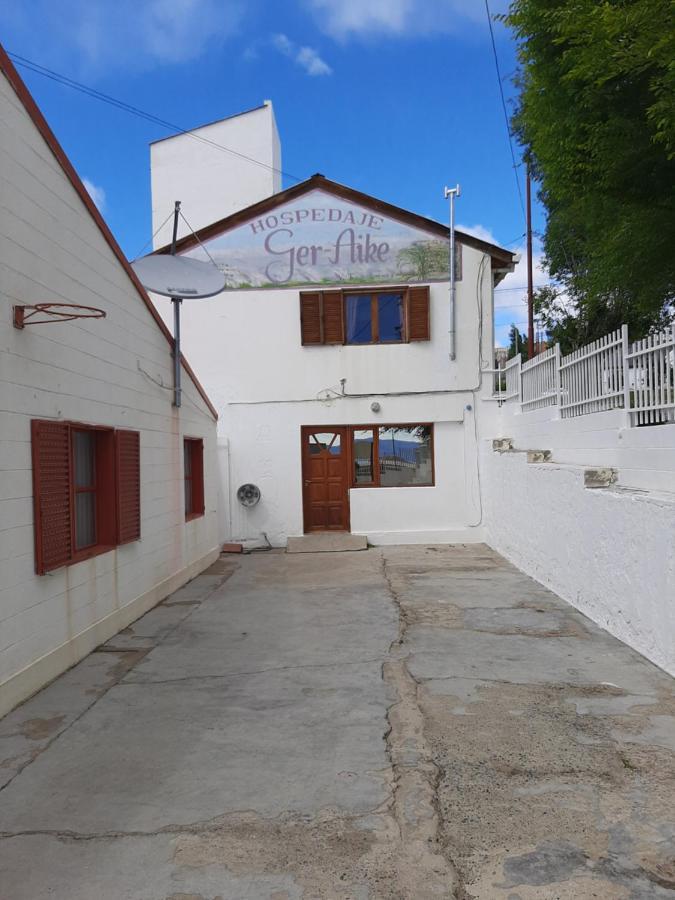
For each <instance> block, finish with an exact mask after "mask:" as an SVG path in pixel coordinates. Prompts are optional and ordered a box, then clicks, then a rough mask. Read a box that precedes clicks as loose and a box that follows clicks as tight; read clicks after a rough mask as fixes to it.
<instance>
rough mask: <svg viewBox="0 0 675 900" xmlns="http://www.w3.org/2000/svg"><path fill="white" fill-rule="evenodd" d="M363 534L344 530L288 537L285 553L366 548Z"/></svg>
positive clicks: (333, 551) (328, 551) (366, 543)
mask: <svg viewBox="0 0 675 900" xmlns="http://www.w3.org/2000/svg"><path fill="white" fill-rule="evenodd" d="M367 549H368V538H367V537H366V536H365V534H349V533H348V532H345V531H327V532H325V533H323V532H322V533H321V534H316V533H315V534H303V535H300V536H298V537H289V538H288V542H287V544H286V552H287V553H341V552H344V551H347V550H367Z"/></svg>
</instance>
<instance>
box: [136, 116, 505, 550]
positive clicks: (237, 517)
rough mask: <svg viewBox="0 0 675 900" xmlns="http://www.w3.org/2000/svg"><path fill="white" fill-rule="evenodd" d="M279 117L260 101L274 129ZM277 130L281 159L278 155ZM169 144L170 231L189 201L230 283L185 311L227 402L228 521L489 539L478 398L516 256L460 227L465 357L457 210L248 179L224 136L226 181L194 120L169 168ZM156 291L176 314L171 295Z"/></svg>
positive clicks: (191, 247) (238, 527) (161, 203)
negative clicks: (232, 168)
mask: <svg viewBox="0 0 675 900" xmlns="http://www.w3.org/2000/svg"><path fill="white" fill-rule="evenodd" d="M264 109H265V110H269V112H268V122H267V124H269V117H271V109H270V108H269V107H264ZM253 115H257V113H255V114H251V113H248V114H245V115H243V116H241V117H239V118H237V119H234V120H233V119H228V120H225V122H224V123H223V127H225V126H227V125H228V123H231V122H233V121H236V122H237V123H238V127H239V128H240V129H243V128H244V126H245V124H246V121H247V118H248V117H252V116H253ZM264 124H265V123H264V122H261V121H260V120H258V119H254V118H250V127H251V130H252V131H253V132H254V133H255V134H256V135H257V136H258V137H260V135H261V129H262V125H264ZM208 127H209V128H211V129H212V130H213V133H214V135H215V137H218V139H219V140H222V142H223V143H225V139H226V136H225V132H224V131H223V132H221V133H220V135H219V133H218V129H219V125H218V124H214V125H211V126H208ZM201 132H202V129H198V130H197V134H198V135H199V134H200V133H201ZM273 135H274V136H273V137H272V138H268V140H269V141H270V144H269V147H268V152H267V155H266V156H264V158H265V159H268V158H269V159H275V158H277V156H278V150H277V147H278V139H277V138H276V131H275V130H273ZM214 139H215V138H214ZM252 143H253V140H251V141H250V142H249V144H247V145H246V146H250V144H252ZM157 146H158V145H154V146H153V154H152V164H153V172H152V189H153V231H155V230H156V229H157V228H158V227H159V226H160V225H161V223H162V222H163V221H164V220H165V219H166V217H167V216H170V214H171V212H172V210H173V205H174V201H175V200H180V201H181V202H182V204H183V207H182V208H183V210H184V212H185V215H186V218H187V219H188V221H190V223H191V225H193V227H195V228H197V229H198V230H197V236H193V235H192V234H189V233H188V234H187V235H185V236H184V237H183V238H182V239H181V240H180V241H179V242H178V245H177V252H179V253H182V254H189V255H191V256H194V257H196V258H203V259H206V258H207V254H208V256H210V257H212V258H213V259H214V260H215V262H216V263H217V264H218V265H219V266H220V267H221V268H222V269H223V271H225V273H226V275H227V281H228V287H229V289H228V290H226V292H225V293H223V294H221V295H219V296H217V297H214V298H212V299H210V300H199V301H193V302H190V301H186V302H185V303H184V304H183V307H184V311H183V319H182V339H183V341H184V346H185V349H186V352H187V353H188V355H189V356H190V358H191V359H193V360H194V362H195V365H196V368H197V371H198V372H199V375H200V378H202V380H203V382H204V384H205V385H207V388H208V391H209V395H210V396H211V397H212V399H213V401H214V404H215V405H216V407H217V409H218V413H219V426H218V427H219V445H220V470H221V480H222V484H223V494H224V503H223V510H222V516H221V538H222V539H223V540H234V541H237V540H241V541H244V542H250V543H251V544H253V545H255V544H257V543H259V544H264V543H265V542H270V543H271V544H273V545H275V546H283V545H284V544H285V542H286V539H287V538H288V537H289V536H294V535H302V534H303V533H306V532H314V531H326V530H328V531H333V530H334V531H351V532H353V533H356V534H361V535H367V537H368V539H369V540H370V541H371V542H372V543H384V542H396V543H401V542H415V541H422V542H426V541H439V542H444V541H447V542H450V541H480V540H483V539H484V537H485V531H484V523H483V517H482V502H481V497H480V488H479V475H478V462H477V459H478V454H477V435H478V425H477V422H476V412H477V408H478V407H479V406H481V404H477V398H478V397H479V396H480V393H481V391H482V390H483V388H482V376H481V370H483V369H486V368H491V367H492V354H493V349H492V348H493V289H494V286H495V284H497V283H498V282H499V281H500V280H501V278H503V277H504V275H505V274H506V273H507V272H508V271H511V270H512V269H513V266H514V255H513V254H512V253H511V252H509V251H508V250H505V249H503V248H501V247H497V246H494V245H491V244H488V243H486V242H485V241H482V240H479V239H477V238H475V237H473V236H470V235H468V234H463V233H459V232H458V233H457V240H458V248H457V256H456V259H457V274H458V280H457V290H456V305H455V308H456V313H455V334H454V342H455V350H456V353H455V358H451V340H452V336H451V334H450V331H451V328H452V326H451V303H450V284H449V276H448V268H449V266H448V257H449V253H448V246H449V244H448V228H447V227H445V226H444V225H441V224H439V223H438V222H435V221H432V220H430V219H426V218H424V217H422V216H418V215H416V214H414V213H411V212H408V211H406V210H403V209H400V208H397V207H395V206H392V205H391V204H388V203H384V202H382V201H380V200H377V199H375V198H373V197H370V196H368V195H366V194H363V193H360V192H358V191H355V190H352V189H350V188H348V187H345V186H343V185H340V184H337V183H335V182H332V181H330V180H328V179H327V178H324V177H323V176H322V175H314V176H313V177H312V178H310V179H308V180H307V181H305V182H303V183H301V184H298V185H296V186H294V187H291V188H288V189H286V190H283V191H277V190H272V189H271V185H272V183H273V181H274V178H273V177H272V176H274V177H276V175H278V173H272V172H270V171H269V170H266V169H265V168H261V167H259V166H255V165H253V164H252V163H250V162H249V164H248V180H247V182H246V185H245V184H244V183H243V182H242V181H241V180H240V179H239V177H238V176H237V175H236V173H235V174H232V175H231V174H230V173H229V168H228V166H229V161H228V159H227V155H226V154H222V153H221V154H220V156H219V159H220V160H221V165H220V167H219V168H218V170H217V171H216V170H214V172H213V179H212V180H211V179H210V178H208V177H206V176H205V175H204V174H203V173H202V171H201V170H202V168H203V166H202V159H203V154H204V152H208V153H214V154H216V155H217V151H215V150H214V148H212V147H207V148H206V150H205V148H204V147H203V146H202V143H201V142H200V141H195V140H192V139H191V137H190V135H189V134H183V135H180V136H178V137H176V138H172V139H168V140H166V141H164V142H163V143H162V144H161V145H159V146H161V148H162V153H163V158H162V164H161V167H159V168H157V150H156V148H157ZM229 146H232V144H230V145H229ZM222 160H224V162H223V161H222ZM183 189H184V193H180V191H181V190H183ZM247 189H248V191H249V194H248V202H247V203H245V202H244V201H245V198H246V190H247ZM261 197H262V199H261ZM228 198H236V199H237V201H238V202H239V204H240V206H241V208H239V209H238V210H237V211H234V212H232V211H231V205H230V204H229V199H228ZM218 209H220V210H221V212H220V213H219V214H216V211H217V210H218ZM209 218H210V222H208V224H207V220H208V219H209ZM194 223H198V225H195V224H194ZM200 226H201V227H200ZM162 243H166V232H164V241H162V240H157V242H156V244H155V246H156V247H158V248H160V249H162ZM163 249H164V250H165V251H166V247H164V248H163ZM156 302H157V304H158V306H159V308H160V310H161V311H162V314H163V315H164V316H165V318H166V320H167V321H170V315H171V313H170V310H169V303H168V301H162V300H161V299H160V298H157V301H156ZM484 390H485V391H486V392H487V393H491V385H487V384H486V385H485V386H484ZM482 408H483V410H485V409H487V406H486V404H482ZM490 412H491V413H492V412H494V409H493V408H491V409H490ZM244 484H254V485H256V486H257V487H258V488H259V489H260V493H261V499H260V502H259V503H258V504H257V505H256V506H254V507H250V508H249V507H244V506H242V505H241V504H240V503H239V502H238V500H237V491H238V489H239V487H240V486H242V485H244Z"/></svg>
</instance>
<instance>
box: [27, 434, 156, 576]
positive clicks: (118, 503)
mask: <svg viewBox="0 0 675 900" xmlns="http://www.w3.org/2000/svg"><path fill="white" fill-rule="evenodd" d="M31 436H32V437H31V439H32V448H33V502H34V521H35V561H36V565H35V567H36V571H37V572H38V574H44V573H45V572H48V571H50V570H52V569H56V568H59V567H60V566H63V565H69V564H71V563H75V562H79V561H80V560H82V559H87V558H88V557H90V556H95V555H96V554H98V553H105V552H107V551H108V550H111V549H112V548H113V547H115V546H117V545H119V544H123V543H127V542H128V541H133V540H138V539H139V538H140V533H141V523H140V435H139V433H138V432H137V431H127V430H122V431H120V430H115V429H113V428H106V427H102V426H98V425H85V424H82V423H79V422H78V423H73V422H56V421H42V420H34V421H33V422H32V423H31Z"/></svg>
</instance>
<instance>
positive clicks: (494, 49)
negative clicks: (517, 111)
mask: <svg viewBox="0 0 675 900" xmlns="http://www.w3.org/2000/svg"><path fill="white" fill-rule="evenodd" d="M485 12H486V13H487V20H488V27H489V28H490V40H491V41H492V55H493V56H494V60H495V69H496V71H497V82H498V83H499V96H500V97H501V98H502V109H503V110H504V121H505V122H506V133H507V134H508V136H509V148H510V150H511V162H512V163H513V175H514V177H515V179H516V187H517V188H518V197H519V199H520V208H521V210H522V213H523V216H525V204H524V203H523V192H522V190H521V188H520V179H519V178H518V166H517V165H516V154H515V152H514V150H513V135H512V133H511V125H510V124H509V114H508V112H507V109H506V98H505V97H504V85H503V84H502V76H501V72H500V70H499V57H498V56H497V45H496V43H495V33H494V29H493V28H492V14H491V13H490V5H489V3H488V0H485Z"/></svg>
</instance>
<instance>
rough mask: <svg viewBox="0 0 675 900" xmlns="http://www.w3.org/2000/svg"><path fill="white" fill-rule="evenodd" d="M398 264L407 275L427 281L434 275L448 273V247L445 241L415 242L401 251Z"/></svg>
mask: <svg viewBox="0 0 675 900" xmlns="http://www.w3.org/2000/svg"><path fill="white" fill-rule="evenodd" d="M397 262H398V264H399V268H400V267H404V268H405V269H406V272H405V274H407V275H410V276H412V277H414V278H417V279H418V280H419V281H426V280H427V279H428V278H430V277H431V276H432V275H443V274H445V273H447V271H448V245H447V244H446V243H444V242H443V241H415V243H413V244H410V246H409V247H404V248H403V249H402V250H399V252H398V257H397Z"/></svg>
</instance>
